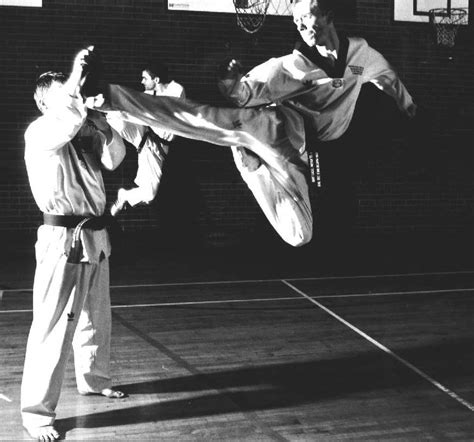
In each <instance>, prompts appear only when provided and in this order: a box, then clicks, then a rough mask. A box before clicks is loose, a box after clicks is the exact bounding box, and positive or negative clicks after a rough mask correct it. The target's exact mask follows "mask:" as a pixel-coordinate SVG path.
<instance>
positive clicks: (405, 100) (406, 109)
mask: <svg viewBox="0 0 474 442" xmlns="http://www.w3.org/2000/svg"><path fill="white" fill-rule="evenodd" d="M366 65H367V68H366V71H365V72H364V77H365V79H366V81H370V82H371V83H373V84H374V85H375V86H377V87H378V88H379V89H380V90H382V91H384V92H385V93H386V94H387V95H389V96H391V97H392V98H393V99H394V100H395V102H396V103H397V106H398V108H399V109H400V110H401V111H402V112H403V113H404V114H405V115H407V116H408V117H409V118H413V117H414V116H415V114H416V104H415V103H414V101H413V98H412V96H411V95H410V94H409V92H408V90H407V88H406V87H405V85H404V84H403V83H402V81H401V80H400V77H399V76H398V74H397V73H396V72H395V70H394V69H393V68H392V66H391V65H390V64H389V62H388V61H387V60H386V59H385V58H384V57H383V56H382V54H380V53H379V52H377V51H376V50H375V49H373V48H371V47H368V59H367V64H366Z"/></svg>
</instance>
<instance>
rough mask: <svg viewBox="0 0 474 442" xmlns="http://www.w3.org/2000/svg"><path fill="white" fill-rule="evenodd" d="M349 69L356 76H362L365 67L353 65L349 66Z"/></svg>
mask: <svg viewBox="0 0 474 442" xmlns="http://www.w3.org/2000/svg"><path fill="white" fill-rule="evenodd" d="M349 69H350V70H351V72H352V73H353V74H354V75H362V74H363V72H364V67H363V66H355V65H353V64H350V65H349Z"/></svg>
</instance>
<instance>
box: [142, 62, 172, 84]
mask: <svg viewBox="0 0 474 442" xmlns="http://www.w3.org/2000/svg"><path fill="white" fill-rule="evenodd" d="M143 70H144V71H147V72H148V73H149V74H150V76H151V77H152V78H155V77H158V78H159V79H160V82H162V83H168V82H169V76H168V66H167V65H166V64H165V63H162V62H160V61H154V62H148V63H145V64H144V67H143Z"/></svg>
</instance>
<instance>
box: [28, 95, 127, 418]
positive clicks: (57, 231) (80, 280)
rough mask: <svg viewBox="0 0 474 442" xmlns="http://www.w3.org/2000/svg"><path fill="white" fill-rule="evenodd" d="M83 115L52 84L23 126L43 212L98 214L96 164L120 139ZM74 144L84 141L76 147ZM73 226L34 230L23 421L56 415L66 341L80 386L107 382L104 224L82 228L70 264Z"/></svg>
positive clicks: (118, 151)
mask: <svg viewBox="0 0 474 442" xmlns="http://www.w3.org/2000/svg"><path fill="white" fill-rule="evenodd" d="M52 103H54V105H53V104H52ZM86 115H87V109H86V108H85V106H84V104H83V102H82V98H76V97H71V96H69V95H67V94H66V93H65V92H64V91H63V90H62V89H58V92H57V93H56V94H55V99H54V101H53V100H52V99H51V102H50V106H49V109H48V111H47V113H46V114H45V115H42V116H40V117H39V118H38V119H36V120H35V121H34V122H33V123H31V124H30V126H29V127H28V128H27V130H26V132H25V162H26V168H27V172H28V177H29V181H30V186H31V190H32V193H33V196H34V198H35V201H36V203H37V205H38V207H39V209H40V210H41V211H42V212H43V213H45V214H50V215H76V216H81V217H82V216H84V217H98V216H100V215H102V214H103V213H104V209H105V204H106V197H105V189H104V182H103V179H102V174H101V166H104V167H106V168H107V169H110V170H112V169H114V168H115V167H117V166H118V165H119V164H120V162H121V161H122V160H123V158H124V156H125V146H124V144H123V141H122V139H121V138H120V136H119V135H118V134H117V133H116V132H115V131H112V133H113V139H112V140H111V141H110V143H109V144H107V142H106V139H105V136H104V135H103V134H102V133H101V132H98V131H97V130H96V129H95V128H94V127H91V126H90V125H88V124H87V122H86ZM80 137H82V138H80ZM73 139H74V140H73ZM72 141H74V143H75V144H76V148H75V146H74V145H73V143H72ZM79 144H80V145H81V146H84V147H85V146H88V148H87V149H86V150H85V151H84V152H80V153H78V150H77V145H79ZM73 230H74V229H73V228H66V227H62V226H52V225H42V226H40V227H39V230H38V239H37V243H36V264H37V265H36V272H35V279H34V287H33V322H32V325H31V329H30V333H29V337H28V344H27V349H26V357H25V367H24V372H23V381H22V386H21V410H22V418H23V424H24V425H25V427H39V426H45V425H50V424H52V423H53V422H54V420H55V416H56V413H55V409H56V406H57V403H58V400H59V395H60V390H61V385H62V381H63V377H64V372H65V367H66V362H67V359H68V357H69V354H70V350H71V347H73V349H74V364H75V372H76V381H77V388H78V390H79V391H80V392H84V393H89V392H100V391H101V390H103V389H104V388H109V387H110V385H111V379H110V373H109V359H110V334H111V311H110V295H109V261H108V257H109V255H110V250H111V246H110V241H109V236H108V233H107V231H106V230H105V229H102V230H90V229H87V228H84V229H83V230H82V232H81V237H80V239H81V244H82V256H80V258H79V259H80V263H78V264H73V263H70V262H68V254H69V252H70V249H71V242H72V235H73Z"/></svg>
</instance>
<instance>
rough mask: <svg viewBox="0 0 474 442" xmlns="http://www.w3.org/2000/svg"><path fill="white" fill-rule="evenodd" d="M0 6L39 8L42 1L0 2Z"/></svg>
mask: <svg viewBox="0 0 474 442" xmlns="http://www.w3.org/2000/svg"><path fill="white" fill-rule="evenodd" d="M0 6H29V7H37V8H41V7H42V6H43V0H0Z"/></svg>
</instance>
